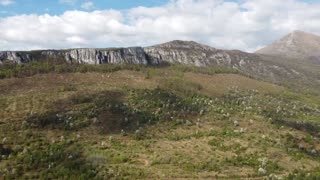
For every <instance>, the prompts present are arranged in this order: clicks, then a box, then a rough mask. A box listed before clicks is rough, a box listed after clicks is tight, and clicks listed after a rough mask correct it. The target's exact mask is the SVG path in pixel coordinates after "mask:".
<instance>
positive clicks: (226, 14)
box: [0, 0, 320, 52]
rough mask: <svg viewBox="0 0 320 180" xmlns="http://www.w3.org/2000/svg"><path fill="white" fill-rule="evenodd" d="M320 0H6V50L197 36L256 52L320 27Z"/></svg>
mask: <svg viewBox="0 0 320 180" xmlns="http://www.w3.org/2000/svg"><path fill="white" fill-rule="evenodd" d="M319 9H320V0H46V1H45V0H0V51H1V50H2V51H5V50H32V49H63V48H80V47H91V48H102V47H129V46H149V45H154V44H159V43H164V42H167V41H171V40H193V41H197V42H199V43H203V44H207V45H210V46H212V47H216V48H222V49H239V50H243V51H247V52H254V51H255V50H257V49H260V48H262V47H264V46H266V45H267V44H270V43H272V42H273V41H275V40H277V39H279V38H281V37H283V36H284V35H286V34H288V33H290V32H292V31H294V30H302V31H306V32H310V33H314V34H318V35H320V10H319Z"/></svg>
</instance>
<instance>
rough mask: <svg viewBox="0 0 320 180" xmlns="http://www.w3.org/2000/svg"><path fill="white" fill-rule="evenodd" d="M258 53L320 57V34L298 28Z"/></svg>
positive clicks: (295, 56)
mask: <svg viewBox="0 0 320 180" xmlns="http://www.w3.org/2000/svg"><path fill="white" fill-rule="evenodd" d="M256 53H259V54H268V55H281V56H286V57H294V58H309V59H310V58H319V59H320V36H317V35H315V34H311V33H307V32H303V31H300V30H296V31H293V32H291V33H290V34H288V35H286V36H285V37H283V38H281V39H280V40H278V41H276V42H274V43H272V44H271V45H269V46H267V47H265V48H262V49H260V50H258V51H257V52H256Z"/></svg>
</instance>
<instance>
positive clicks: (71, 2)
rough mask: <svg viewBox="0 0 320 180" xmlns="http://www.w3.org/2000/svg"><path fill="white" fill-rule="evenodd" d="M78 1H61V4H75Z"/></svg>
mask: <svg viewBox="0 0 320 180" xmlns="http://www.w3.org/2000/svg"><path fill="white" fill-rule="evenodd" d="M76 2H77V0H59V3H62V4H75V3H76Z"/></svg>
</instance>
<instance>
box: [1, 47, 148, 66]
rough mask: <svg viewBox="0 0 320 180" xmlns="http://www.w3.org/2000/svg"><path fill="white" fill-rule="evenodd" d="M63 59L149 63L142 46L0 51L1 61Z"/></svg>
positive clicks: (90, 61)
mask: <svg viewBox="0 0 320 180" xmlns="http://www.w3.org/2000/svg"><path fill="white" fill-rule="evenodd" d="M48 58H53V59H58V58H59V59H62V60H65V61H66V62H68V63H79V64H107V63H112V64H120V63H127V64H148V61H147V58H146V54H145V52H144V50H143V48H141V47H131V48H119V49H92V48H90V49H72V50H63V51H59V50H44V51H31V52H17V51H4V52H0V63H2V62H3V61H6V60H8V61H12V62H15V63H18V64H21V63H28V62H30V61H39V60H43V59H48Z"/></svg>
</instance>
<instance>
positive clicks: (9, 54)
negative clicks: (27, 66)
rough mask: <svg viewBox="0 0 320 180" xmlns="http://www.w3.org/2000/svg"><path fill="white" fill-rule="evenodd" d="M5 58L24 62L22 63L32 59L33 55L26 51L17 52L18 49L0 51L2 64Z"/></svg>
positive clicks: (19, 62) (20, 62) (15, 61)
mask: <svg viewBox="0 0 320 180" xmlns="http://www.w3.org/2000/svg"><path fill="white" fill-rule="evenodd" d="M5 60H8V61H12V62H14V63H18V64H22V63H27V62H30V61H32V56H31V55H30V54H25V53H22V52H16V51H3V52H0V64H1V63H2V62H3V61H5Z"/></svg>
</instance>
